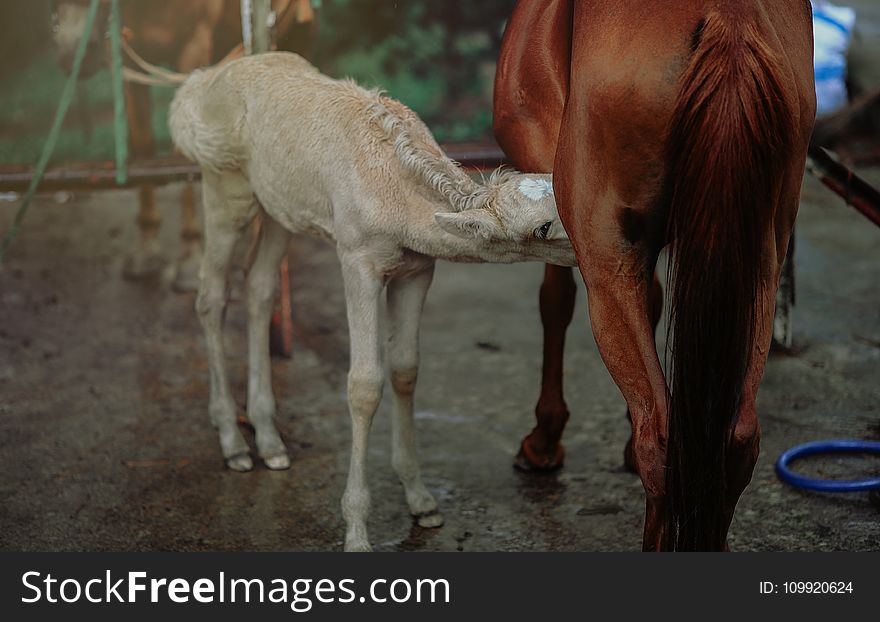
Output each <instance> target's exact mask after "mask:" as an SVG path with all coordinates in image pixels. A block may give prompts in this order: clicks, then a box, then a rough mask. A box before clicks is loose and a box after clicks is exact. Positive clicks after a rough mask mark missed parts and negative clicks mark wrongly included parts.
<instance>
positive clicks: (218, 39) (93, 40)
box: [52, 0, 315, 291]
mask: <svg viewBox="0 0 880 622" xmlns="http://www.w3.org/2000/svg"><path fill="white" fill-rule="evenodd" d="M88 5H89V0H53V3H52V16H53V38H54V42H55V48H56V53H57V55H58V60H59V63H60V65H61V67H62V68H63V69H65V70H66V71H69V69H70V66H71V64H72V61H73V55H74V51H75V50H76V45H77V43H78V41H79V39H80V38H81V37H82V35H83V30H84V26H85V16H86V12H87V8H88ZM121 8H122V23H123V26H124V32H125V37H126V40H127V41H128V44H129V45H130V46H131V48H132V49H133V50H134V51H135V52H136V53H137V54H138V55H139V56H141V57H142V58H144V59H146V60H148V61H149V62H150V63H152V64H155V65H166V66H170V67H173V68H174V69H175V70H176V71H179V72H183V73H188V72H190V71H192V70H193V69H196V68H198V67H201V66H204V65H208V64H213V63H216V62H218V61H220V60H221V59H222V58H223V57H225V56H226V55H227V54H228V53H229V52H230V51H231V50H232V49H233V48H235V47H236V46H237V45H240V44H241V41H242V28H241V7H240V2H239V0H150V2H140V1H132V0H122V2H121ZM272 8H273V9H274V10H275V12H276V14H277V15H278V21H277V23H276V27H275V30H276V41H277V44H278V47H279V48H280V49H284V50H289V51H294V52H298V53H300V54H303V55H306V56H307V55H308V52H309V51H310V50H311V46H312V43H313V40H314V34H315V29H314V25H315V20H314V13H313V12H312V10H311V4H310V2H309V0H273V2H272ZM107 16H108V3H106V2H104V3H103V4H102V6H101V8H100V12H99V17H98V25H96V26H95V28H93V29H92V32H91V34H90V35H89V47H88V51H87V55H86V58H85V60H84V63H83V70H82V71H83V74H82V75H83V77H88V76H89V75H90V74H93V73H94V72H96V71H97V70H98V69H100V68H101V67H102V66H104V64H105V63H106V50H105V45H104V34H105V32H106V27H105V25H106V23H107ZM125 63H126V65H127V66H130V67H132V68H136V65H134V64H133V62H132V61H131V59H128V58H126V59H125ZM125 98H126V113H127V117H128V126H129V148H130V151H131V155H132V157H133V158H149V157H151V156H154V155H155V153H156V141H155V137H154V132H153V120H152V106H151V100H150V87H149V86H145V85H143V84H137V83H133V82H126V84H125ZM139 193H140V214H139V216H138V225H139V227H140V236H139V240H138V244H137V246H136V247H135V248H134V249H132V251H131V253H130V254H129V256H128V258H127V259H126V262H125V269H124V274H125V275H126V276H127V277H128V278H133V279H139V278H146V277H151V276H154V275H155V274H157V273H158V271H159V270H160V269H161V267H162V264H163V260H162V255H161V253H160V250H159V246H158V240H157V236H158V230H159V224H160V218H159V212H158V210H157V209H156V201H155V197H154V189H153V186H150V185H143V186H141V187H140V188H139ZM182 207H183V212H182V221H183V222H182V230H181V237H182V245H183V252H182V255H181V258H180V260H179V263H178V265H177V270H176V276H175V279H174V283H173V285H174V288H175V289H177V290H184V291H190V290H195V289H197V288H198V269H199V263H200V260H201V236H200V227H199V223H198V218H197V215H196V208H195V197H194V191H193V187H192V186H191V185H187V186H186V188H185V189H184V192H183V197H182Z"/></svg>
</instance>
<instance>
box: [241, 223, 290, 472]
mask: <svg viewBox="0 0 880 622" xmlns="http://www.w3.org/2000/svg"><path fill="white" fill-rule="evenodd" d="M288 240H290V234H289V233H288V232H287V230H286V229H284V227H282V226H281V225H279V224H278V223H277V222H276V221H275V220H273V219H272V218H270V217H269V216H268V215H266V214H265V213H264V214H263V220H262V227H261V229H260V242H259V247H258V250H257V256H256V258H255V259H254V262H253V265H252V266H251V269H250V272H249V273H248V297H247V301H248V302H247V305H248V351H249V357H248V402H247V413H248V418H249V419H250V421H251V423H252V424H253V426H254V430H255V432H256V441H257V451H258V452H259V454H260V457H261V458H262V459H263V461H264V462H265V463H266V466H267V467H269V468H270V469H273V470H279V469H287V468H289V467H290V458H289V457H288V455H287V449H286V448H285V447H284V442H283V441H282V440H281V436H280V435H279V434H278V430H277V429H276V428H275V423H274V419H275V396H274V395H273V394H272V367H271V363H270V360H269V321H270V318H271V316H272V307H273V304H274V302H275V289H276V285H277V284H278V264H279V262H280V261H281V258H282V257H283V256H284V253H285V252H286V251H287V243H288Z"/></svg>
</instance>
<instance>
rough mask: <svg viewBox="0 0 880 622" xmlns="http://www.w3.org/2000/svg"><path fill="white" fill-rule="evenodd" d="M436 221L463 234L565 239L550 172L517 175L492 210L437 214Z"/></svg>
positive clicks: (518, 239) (490, 237)
mask: <svg viewBox="0 0 880 622" xmlns="http://www.w3.org/2000/svg"><path fill="white" fill-rule="evenodd" d="M435 218H436V220H437V223H438V224H439V225H440V226H441V227H442V228H443V229H444V230H446V231H447V232H449V233H452V234H454V235H458V236H460V237H481V238H484V239H487V240H499V239H503V240H513V241H515V242H525V241H526V240H529V239H539V240H566V239H568V236H567V235H566V233H565V229H564V228H563V226H562V223H561V222H560V221H559V214H558V212H557V211H556V200H555V197H554V196H553V178H552V176H550V175H515V176H513V177H511V178H510V179H508V180H507V181H505V182H504V183H503V184H502V185H501V187H500V188H498V196H497V198H496V200H495V201H494V202H493V203H492V206H491V209H486V208H479V209H471V210H465V211H463V212H455V213H449V214H445V213H443V214H436V216H435Z"/></svg>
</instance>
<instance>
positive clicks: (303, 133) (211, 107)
mask: <svg viewBox="0 0 880 622" xmlns="http://www.w3.org/2000/svg"><path fill="white" fill-rule="evenodd" d="M377 107H378V108H381V109H382V110H383V111H391V112H393V113H394V116H395V118H396V119H399V120H402V121H403V122H404V123H405V124H406V125H408V126H409V127H410V128H412V129H413V130H414V131H415V132H416V133H417V134H419V135H421V137H422V138H423V139H424V140H425V141H426V143H430V144H432V145H436V144H435V143H434V141H433V138H431V136H430V134H429V133H428V131H427V129H426V128H424V126H423V124H422V123H421V122H420V121H419V120H418V118H417V117H416V116H415V115H414V114H413V113H412V112H411V111H410V110H409V109H408V108H406V107H405V106H403V105H402V104H400V103H399V102H396V101H394V100H392V99H389V98H386V97H383V96H381V95H380V94H379V93H378V92H375V91H369V90H367V89H364V88H362V87H360V86H358V85H357V84H355V83H354V82H352V81H350V80H334V79H332V78H329V77H327V76H325V75H323V74H321V73H320V72H319V71H318V70H317V69H316V68H315V67H314V66H312V65H311V64H310V63H309V62H308V61H306V60H305V59H303V58H301V57H300V56H297V55H295V54H290V53H284V52H277V53H270V54H261V55H258V56H253V57H245V58H242V59H239V60H235V61H233V62H231V63H229V64H227V65H225V66H222V67H219V68H214V69H208V70H205V71H201V72H197V73H196V74H194V75H193V76H191V77H190V78H189V79H188V80H187V81H186V82H185V83H184V85H183V86H182V87H181V88H180V90H179V91H178V94H177V96H176V97H175V99H174V102H173V103H172V108H171V116H170V121H169V124H170V126H171V131H172V135H173V136H174V140H175V144H176V145H177V146H178V147H179V148H180V149H181V151H183V152H184V154H185V155H187V156H188V157H190V158H192V159H193V160H195V161H197V162H199V164H201V165H202V166H203V167H205V168H207V169H209V170H212V171H215V172H220V171H238V172H240V173H242V174H243V175H244V176H245V177H246V178H247V180H248V181H249V183H250V185H251V187H252V188H253V191H254V193H255V194H256V196H257V197H258V198H259V200H260V203H261V204H262V205H263V207H264V208H265V209H266V211H267V212H269V214H270V215H272V217H273V218H275V219H276V220H278V221H279V222H280V223H281V224H283V225H284V226H285V227H286V228H288V229H290V230H293V231H309V232H312V233H316V234H318V235H320V236H321V237H329V238H334V237H335V231H334V221H335V220H337V219H338V217H339V216H340V213H338V212H339V211H340V210H342V211H344V212H345V214H346V216H345V217H346V219H347V220H349V221H357V220H358V218H359V217H361V216H364V220H365V221H367V220H370V219H371V218H370V216H369V215H366V214H363V213H362V212H363V211H364V210H366V211H371V208H370V206H371V205H374V206H377V207H376V209H378V206H379V205H380V204H383V203H386V202H388V201H389V200H393V199H394V198H398V199H399V197H400V196H401V194H404V193H405V192H406V190H404V189H403V186H404V185H405V183H404V180H405V179H407V178H409V177H410V176H411V175H410V174H409V173H408V172H407V171H404V170H403V169H402V167H401V165H400V162H399V160H398V159H397V158H396V157H393V153H392V152H393V145H392V143H390V142H389V141H388V137H387V133H386V132H385V131H384V130H383V129H382V127H381V126H380V125H378V124H377V122H376V115H374V114H371V110H374V109H376V108H377ZM437 150H438V151H439V147H437ZM363 224H364V226H367V222H364V223H363Z"/></svg>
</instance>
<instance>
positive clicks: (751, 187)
mask: <svg viewBox="0 0 880 622" xmlns="http://www.w3.org/2000/svg"><path fill="white" fill-rule="evenodd" d="M815 110H816V100H815V87H814V84H813V57H812V24H811V12H810V4H809V2H808V1H807V0H736V1H734V0H693V1H690V2H680V1H679V0H632V1H629V2H625V3H621V2H619V0H576V1H575V0H520V1H519V2H518V4H517V5H516V8H515V9H514V13H513V15H512V17H511V20H510V22H509V23H508V27H507V31H506V33H505V36H504V42H503V46H502V52H501V58H500V62H499V66H498V74H497V78H496V85H495V132H496V137H497V138H498V140H499V143H500V144H501V146H502V147H503V148H504V150H505V151H506V152H507V155H508V156H509V157H510V159H511V160H512V162H513V164H514V165H515V166H517V167H518V168H520V169H522V170H524V171H529V172H532V171H534V172H549V171H552V172H553V174H554V178H553V185H554V189H555V192H556V198H557V204H558V207H559V214H560V216H561V218H562V222H563V223H564V225H565V227H566V230H567V231H568V234H569V236H570V237H571V240H572V243H573V244H574V247H575V251H576V253H577V257H578V265H579V268H580V271H581V274H582V276H583V278H584V281H585V283H586V285H587V293H588V300H589V310H590V320H591V323H592V328H593V334H594V336H595V338H596V342H597V344H598V346H599V351H600V353H601V355H602V358H603V361H604V362H605V365H606V366H607V368H608V370H609V371H610V372H611V375H612V377H613V378H614V381H615V382H616V383H617V386H618V387H619V388H620V390H621V392H622V393H623V396H624V398H625V399H626V403H627V406H628V410H629V415H630V419H631V422H632V438H631V440H630V443H629V444H628V446H627V450H626V452H625V459H626V461H627V463H628V465H629V466H630V467H631V468H633V469H634V470H635V471H636V472H637V473H638V474H639V476H640V477H641V480H642V482H643V484H644V488H645V492H646V501H647V503H646V516H645V529H644V540H643V546H644V549H646V550H722V549H725V548H726V539H727V532H728V529H729V526H730V522H731V519H732V517H733V513H734V509H735V507H736V504H737V501H738V499H739V497H740V495H741V494H742V491H743V490H744V489H745V487H746V485H747V484H748V482H749V480H750V479H751V475H752V470H753V468H754V465H755V462H756V460H757V456H758V447H759V436H760V431H759V425H758V419H757V415H756V412H755V397H756V394H757V391H758V385H759V384H760V381H761V377H762V375H763V371H764V365H765V363H766V359H767V353H768V349H769V346H770V340H771V334H772V330H773V312H774V296H775V293H776V289H777V285H778V281H779V274H780V269H781V266H782V263H783V260H784V258H785V254H786V249H787V247H788V241H789V236H790V233H791V229H792V225H793V222H794V219H795V215H796V213H797V209H798V199H799V194H800V187H801V181H802V177H803V174H804V164H805V160H806V154H807V146H808V143H809V138H810V132H811V129H812V126H813V121H814V118H815ZM666 245H669V246H670V251H671V262H670V268H669V271H668V275H667V277H668V280H669V288H668V291H669V293H670V295H671V305H670V310H671V311H670V313H671V315H670V335H669V338H668V342H669V354H670V361H669V362H670V366H669V369H668V372H669V374H670V380H669V382H668V383H667V378H666V376H665V375H664V372H663V370H662V369H661V365H660V359H659V356H658V353H657V348H656V345H655V338H654V331H655V327H656V324H657V322H658V318H659V317H660V311H661V307H662V297H661V293H660V288H659V283H658V281H657V279H656V277H655V275H654V272H655V266H656V262H657V258H658V254H659V253H660V250H661V249H662V248H663V247H665V246H666ZM574 293H575V290H574V282H573V280H572V277H571V274H570V273H568V272H566V271H565V270H562V269H560V268H555V267H548V268H547V272H546V278H545V281H544V285H543V287H542V290H541V313H542V318H543V321H544V324H545V340H546V341H545V363H544V389H543V391H542V396H541V401H540V402H539V404H538V408H537V416H538V424H537V426H536V428H535V430H534V431H533V432H532V433H531V434H530V435H529V436H528V437H527V438H526V439H525V440H524V441H523V444H522V452H521V458H522V459H524V460H526V461H527V462H528V463H531V464H532V465H535V466H538V467H544V468H546V467H552V466H554V465H555V464H558V463H559V462H560V461H561V459H562V449H561V446H560V444H559V439H560V436H561V433H562V428H563V427H564V425H565V420H566V419H567V417H568V411H567V409H566V407H565V402H564V401H563V397H562V383H561V369H562V344H563V340H564V334H565V329H566V327H567V325H568V323H569V321H570V319H571V313H572V305H573V302H574Z"/></svg>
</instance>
